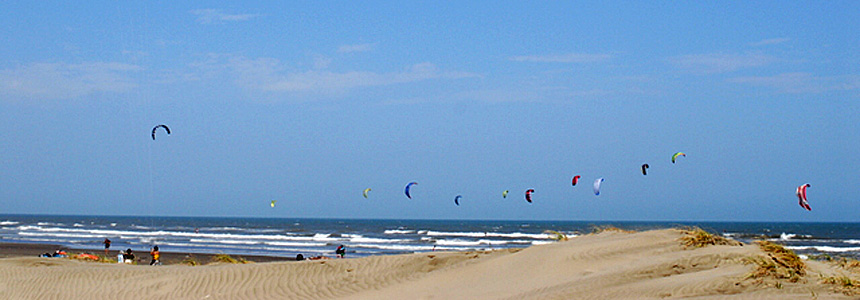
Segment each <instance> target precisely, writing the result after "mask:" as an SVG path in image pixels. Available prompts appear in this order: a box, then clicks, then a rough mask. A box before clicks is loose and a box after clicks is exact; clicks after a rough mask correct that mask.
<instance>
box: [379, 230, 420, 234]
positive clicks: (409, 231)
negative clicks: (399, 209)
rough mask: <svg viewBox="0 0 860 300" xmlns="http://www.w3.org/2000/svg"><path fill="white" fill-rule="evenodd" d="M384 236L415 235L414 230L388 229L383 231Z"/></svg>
mask: <svg viewBox="0 0 860 300" xmlns="http://www.w3.org/2000/svg"><path fill="white" fill-rule="evenodd" d="M382 233H384V234H412V233H415V230H402V229H388V230H385V231H383V232H382Z"/></svg>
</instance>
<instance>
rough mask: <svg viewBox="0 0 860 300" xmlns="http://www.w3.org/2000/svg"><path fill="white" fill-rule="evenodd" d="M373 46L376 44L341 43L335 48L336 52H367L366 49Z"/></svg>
mask: <svg viewBox="0 0 860 300" xmlns="http://www.w3.org/2000/svg"><path fill="white" fill-rule="evenodd" d="M374 46H376V44H357V45H343V46H340V47H339V48H338V49H337V52H340V53H352V52H368V51H371V50H373V47H374Z"/></svg>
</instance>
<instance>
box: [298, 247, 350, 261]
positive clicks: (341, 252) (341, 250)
mask: <svg viewBox="0 0 860 300" xmlns="http://www.w3.org/2000/svg"><path fill="white" fill-rule="evenodd" d="M334 254H335V255H337V257H339V258H344V257H345V256H346V246H344V245H340V246H337V249H335V250H334ZM307 259H309V260H318V259H328V257H327V256H323V255H317V256H312V257H308V258H307ZM296 260H297V261H302V260H305V256H304V255H302V254H301V253H299V254H297V255H296Z"/></svg>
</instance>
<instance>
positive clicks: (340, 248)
mask: <svg viewBox="0 0 860 300" xmlns="http://www.w3.org/2000/svg"><path fill="white" fill-rule="evenodd" d="M334 253H335V254H337V256H338V257H340V258H343V256H344V255H346V247H344V246H343V245H340V246H337V250H334Z"/></svg>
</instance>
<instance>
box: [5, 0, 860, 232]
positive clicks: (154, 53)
mask: <svg viewBox="0 0 860 300" xmlns="http://www.w3.org/2000/svg"><path fill="white" fill-rule="evenodd" d="M857 16H860V3H857V2H855V1H827V2H820V1H812V2H800V1H792V2H785V1H772V2H771V1H758V2H746V1H744V2H740V1H739V2H690V3H679V2H658V3H649V2H635V1H634V2H628V1H599V2H586V1H581V2H573V1H566V2H561V3H558V2H546V3H525V2H519V1H517V2H504V1H491V2H463V1H451V2H439V1H429V2H411V3H399V2H369V1H368V2H348V1H344V2H311V3H281V2H280V1H277V2H238V3H232V4H231V3H226V4H221V3H204V2H184V1H180V3H176V1H165V2H155V1H147V2H143V3H116V2H110V1H103V2H101V1H87V2H86V3H66V2H58V1H40V2H37V3H33V2H29V1H22V2H14V1H13V2H12V3H9V2H3V3H2V4H0V26H2V28H3V30H2V31H0V41H3V46H2V47H0V126H2V127H3V128H4V130H3V131H0V141H2V144H0V203H2V207H3V209H2V211H0V213H24V214H97V215H156V216H233V217H239V216H248V217H289V218H292V217H344V218H443V219H525V220H728V221H740V220H742V221H857V220H858V219H857V217H858V216H857V213H856V212H857V211H860V199H858V196H857V195H858V194H860V184H858V179H860V154H858V149H860V117H858V116H860V101H858V100H860V55H858V53H860V31H858V30H857V28H860V21H858V18H857ZM157 124H167V125H168V126H170V128H171V130H172V134H171V135H169V136H168V135H166V134H165V133H164V132H159V134H158V138H157V139H156V140H155V141H153V140H152V139H151V138H150V137H149V134H150V129H151V128H152V127H153V126H155V125H157ZM678 151H683V152H685V153H686V154H687V156H686V157H682V158H680V159H679V161H678V163H676V164H672V163H671V162H670V158H671V155H672V154H673V153H675V152H678ZM643 163H648V164H650V166H651V168H650V169H649V174H648V175H647V176H642V175H641V173H640V171H639V166H640V165H641V164H643ZM574 175H581V176H582V181H581V183H580V184H578V185H577V186H575V187H573V186H571V185H570V179H571V177H572V176H574ZM599 177H604V178H606V181H605V182H604V185H603V188H602V191H601V195H600V196H594V195H593V193H592V191H591V183H592V182H593V181H594V180H595V179H596V178H599ZM410 181H417V182H418V183H419V184H418V185H417V186H415V187H414V188H413V191H412V194H413V199H412V200H409V199H407V198H406V197H405V196H404V195H403V188H404V186H405V185H406V184H407V183H408V182H410ZM807 182H808V183H810V184H811V185H812V186H811V187H810V188H809V190H808V195H809V201H810V204H811V206H812V208H813V211H811V212H807V211H805V210H802V209H801V208H800V207H799V206H798V205H797V199H796V197H795V195H794V191H795V188H796V187H797V186H798V185H801V184H803V183H807ZM368 187H369V188H372V191H371V192H370V197H369V199H364V198H363V197H362V196H361V191H362V190H364V189H365V188H368ZM529 188H533V189H535V193H534V195H533V198H534V203H533V204H527V203H526V202H525V200H524V197H523V193H524V191H525V190H526V189H529ZM504 190H510V195H508V198H507V199H502V197H501V193H502V191H504ZM456 195H462V196H463V198H462V199H461V206H455V205H454V204H453V199H454V197H455V196H456ZM271 200H277V201H278V202H277V206H276V207H275V208H271V207H269V202H270V201H271Z"/></svg>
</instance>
